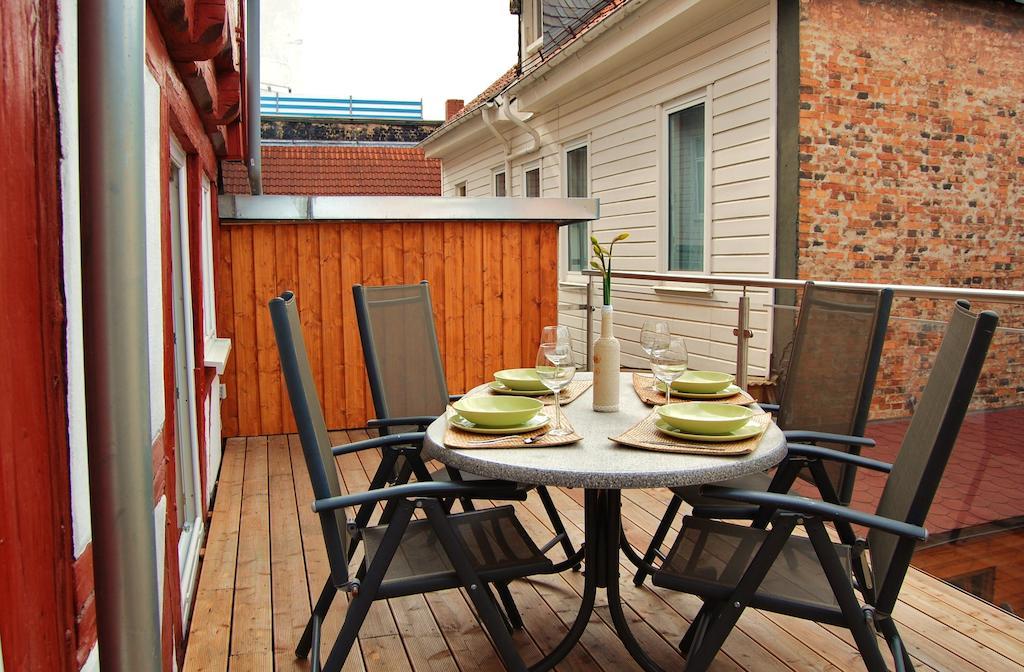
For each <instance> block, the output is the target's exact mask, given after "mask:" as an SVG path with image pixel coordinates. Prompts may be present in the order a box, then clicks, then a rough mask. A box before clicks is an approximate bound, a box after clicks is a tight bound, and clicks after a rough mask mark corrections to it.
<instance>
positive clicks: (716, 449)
mask: <svg viewBox="0 0 1024 672" xmlns="http://www.w3.org/2000/svg"><path fill="white" fill-rule="evenodd" d="M657 419H658V412H657V410H655V411H653V412H652V413H651V414H650V415H648V416H647V417H646V418H644V419H643V420H641V421H640V422H638V423H637V424H635V425H633V426H632V427H630V428H629V429H627V430H626V431H625V432H623V433H622V434H619V435H618V436H610V437H608V438H610V439H611V440H612V441H615V442H616V443H621V444H624V445H627V446H632V447H633V448H643V449H644V450H656V451H658V452H661V453H687V454H690V455H722V456H730V455H746V454H747V453H749V452H751V451H753V450H754V448H757V442H758V441H760V440H761V435H762V434H764V431H765V430H766V429H768V425H769V424H770V423H771V421H772V416H771V415H770V414H768V413H761V414H759V415H755V416H754V418H753V420H754V421H756V422H757V423H758V424H759V425H760V426H761V433H760V434H758V435H757V436H754V437H751V438H749V439H744V440H742V441H730V442H729V443H707V442H703V441H690V440H685V439H677V438H675V437H674V436H669V435H668V434H665V433H663V432H661V431H659V430H658V428H657V427H655V425H654V423H655V421H656V420H657Z"/></svg>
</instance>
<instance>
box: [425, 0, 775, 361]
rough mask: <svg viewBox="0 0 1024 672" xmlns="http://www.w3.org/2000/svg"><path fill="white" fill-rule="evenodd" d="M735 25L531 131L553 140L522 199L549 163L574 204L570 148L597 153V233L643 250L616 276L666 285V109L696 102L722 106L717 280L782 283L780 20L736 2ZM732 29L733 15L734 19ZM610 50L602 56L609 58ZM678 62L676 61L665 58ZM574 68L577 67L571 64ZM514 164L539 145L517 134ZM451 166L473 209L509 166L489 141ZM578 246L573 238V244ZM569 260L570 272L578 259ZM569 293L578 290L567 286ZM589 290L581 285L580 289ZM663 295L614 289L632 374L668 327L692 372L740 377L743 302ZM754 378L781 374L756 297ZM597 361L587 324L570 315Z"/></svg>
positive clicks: (716, 156)
mask: <svg viewBox="0 0 1024 672" xmlns="http://www.w3.org/2000/svg"><path fill="white" fill-rule="evenodd" d="M722 5H723V7H728V10H727V11H729V13H730V17H732V18H731V20H728V21H725V20H724V19H723V20H722V21H721V22H720V23H721V25H718V26H717V27H715V28H713V29H712V28H711V27H710V26H708V25H705V26H702V27H697V28H694V29H693V34H691V35H681V36H680V44H679V46H678V47H677V48H675V49H673V50H671V51H668V52H667V53H663V55H660V56H658V57H657V58H652V59H649V60H648V61H647V62H644V61H642V60H636V59H634V61H633V62H632V63H631V64H630V65H629V67H628V69H626V70H624V71H623V72H622V73H621V75H620V76H609V77H603V78H601V82H603V83H600V84H595V85H592V86H590V87H589V88H587V87H580V88H579V89H578V90H574V91H573V95H572V98H571V99H563V100H562V101H561V102H560V103H559V104H558V105H556V106H553V107H551V108H550V109H545V110H536V109H535V110H531V112H533V113H534V115H533V117H532V118H531V120H530V122H529V123H530V126H531V127H532V128H533V129H535V130H536V131H537V132H538V133H539V134H540V137H541V147H540V149H539V151H537V152H535V153H534V154H530V155H527V156H526V157H525V158H524V159H519V160H517V161H516V162H515V165H513V167H512V173H511V180H510V183H511V186H510V194H511V195H512V196H513V197H520V196H522V194H523V189H522V168H523V165H524V163H533V162H535V161H538V160H539V161H540V163H541V167H542V175H541V191H542V195H543V196H563V195H564V193H563V186H562V174H561V171H562V160H563V155H562V152H563V147H564V145H565V143H568V142H574V141H577V140H579V139H585V140H586V141H587V142H588V143H589V155H590V176H589V177H590V189H591V195H592V196H593V197H595V198H598V199H599V200H600V202H601V219H600V220H598V221H596V222H593V223H592V224H591V228H592V231H593V232H594V233H595V234H596V235H598V236H599V237H600V238H602V239H603V240H605V239H608V238H610V237H611V235H612V233H613V232H614V233H617V232H619V231H629V232H630V234H631V238H630V240H629V241H627V242H626V243H623V244H620V245H618V246H617V247H616V256H617V261H616V268H617V269H619V270H633V271H651V272H654V271H658V270H662V269H661V267H660V266H659V264H660V263H662V262H659V256H660V255H659V248H660V247H661V246H664V245H665V240H664V235H663V231H662V226H663V224H662V219H661V214H660V211H661V209H662V208H663V207H664V206H663V205H662V199H663V198H664V193H663V192H662V190H661V188H660V184H659V183H660V181H661V179H662V174H663V169H662V167H661V166H660V165H659V161H660V160H663V159H662V158H661V156H662V153H663V151H664V148H663V147H662V146H661V145H662V144H663V143H664V138H663V137H662V135H663V133H662V132H661V130H660V128H661V126H662V125H663V124H664V109H665V107H667V106H670V105H672V104H673V103H674V101H676V100H678V99H680V97H682V96H687V95H691V94H693V93H694V92H703V91H708V92H709V100H707V101H706V103H707V104H708V106H709V108H710V113H711V123H710V128H709V129H708V132H709V133H710V145H711V148H712V154H711V156H710V160H709V162H708V171H709V172H708V178H709V180H710V184H709V191H710V197H711V201H710V203H709V204H708V206H707V207H708V208H709V211H710V219H711V223H710V246H709V250H708V259H707V264H708V266H707V267H706V269H705V270H706V271H707V272H709V273H711V274H716V273H717V274H750V275H761V276H768V275H771V274H772V270H773V251H772V245H773V242H772V241H773V235H774V232H773V224H772V220H771V217H772V214H773V203H772V198H773V189H774V187H773V184H774V140H773V138H772V128H773V125H772V115H773V109H774V97H773V89H772V87H773V77H772V73H773V68H774V61H773V44H772V39H771V25H772V24H771V12H772V11H773V8H772V6H771V5H770V4H769V3H768V2H767V1H765V0H749V1H746V2H734V3H730V4H728V5H727V3H722ZM723 16H724V15H723ZM600 44H601V41H600V40H598V41H596V42H595V43H594V46H595V47H599V45H600ZM663 51H664V50H663ZM561 67H572V66H571V65H569V64H564V65H563V66H561ZM504 130H505V131H506V132H508V133H510V136H509V138H510V140H511V144H512V149H513V151H517V150H519V149H522V148H525V147H526V146H527V143H528V142H529V141H530V139H529V137H528V136H527V135H526V134H523V133H519V134H514V135H512V134H511V130H510V129H504ZM474 137H475V139H474V140H469V141H466V142H465V143H463V144H462V145H459V146H458V147H456V148H455V149H449V150H447V153H446V154H443V155H441V157H440V158H441V159H442V162H443V165H444V185H443V190H444V193H445V194H450V193H453V191H454V185H455V184H457V183H459V182H462V181H466V182H467V185H468V188H469V193H470V194H471V195H490V194H491V176H492V172H491V171H492V169H493V168H494V166H496V165H499V164H501V163H502V162H503V151H502V147H501V146H500V144H499V143H498V142H497V140H496V139H494V138H493V137H492V136H490V135H489V134H487V135H482V134H477V135H476V136H474ZM563 240H564V237H563ZM564 254H565V253H564V250H563V251H562V252H560V258H561V257H562V256H564ZM563 279H565V280H567V281H570V282H571V281H573V278H572V277H568V276H566V275H565V273H564V272H563ZM579 280H580V278H579V276H576V280H575V281H576V282H578V281H579ZM653 284H654V283H651V282H645V281H631V282H630V281H623V282H617V283H616V285H615V288H614V296H615V299H614V303H615V306H616V335H617V336H618V337H619V338H620V339H621V340H622V342H623V346H622V347H623V364H624V365H626V366H641V365H646V364H645V362H644V360H642V358H641V353H640V350H639V346H638V344H637V338H638V335H639V329H640V327H641V326H642V324H643V320H644V319H645V318H646V317H648V316H652V315H654V316H660V317H664V318H665V319H668V320H670V322H671V323H672V325H673V330H674V331H675V332H677V333H680V334H683V335H685V336H686V337H687V344H688V346H689V348H690V351H691V360H692V362H691V364H692V365H693V366H698V367H709V368H716V369H721V370H731V367H734V360H735V337H734V336H733V335H732V329H733V327H734V326H735V322H736V310H735V305H736V300H737V297H738V296H739V293H738V292H736V291H734V290H731V289H729V288H724V287H716V288H714V291H713V292H712V293H711V294H710V295H706V294H699V293H693V292H687V293H683V292H668V291H659V290H655V289H654V288H653ZM751 296H752V297H753V298H752V302H753V305H754V308H753V314H752V316H751V320H752V323H753V330H754V333H755V335H754V338H753V341H752V346H751V364H752V368H751V373H754V374H763V373H765V372H766V371H767V366H768V356H769V352H768V342H769V338H768V336H769V334H770V330H771V320H770V314H769V311H768V310H767V309H766V308H765V306H766V305H767V304H769V303H770V299H771V295H770V293H768V292H753V293H752V294H751ZM583 299H584V292H583V291H582V290H581V289H578V288H575V287H572V286H569V285H565V286H563V288H562V289H561V290H560V292H559V301H560V302H561V303H563V304H577V303H582V301H583ZM560 320H561V322H562V323H564V324H566V325H568V326H569V327H570V329H571V331H572V332H573V334H574V335H575V337H576V338H577V339H578V341H579V346H580V351H581V352H582V350H583V341H584V334H585V321H584V317H583V312H582V311H578V310H575V311H573V310H562V311H561V313H560Z"/></svg>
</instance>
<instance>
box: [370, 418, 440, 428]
mask: <svg viewBox="0 0 1024 672" xmlns="http://www.w3.org/2000/svg"><path fill="white" fill-rule="evenodd" d="M437 418H438V416H436V415H411V416H408V417H404V418H370V419H369V420H367V421H366V426H367V427H369V428H370V429H376V428H378V427H398V426H402V425H416V426H417V427H422V428H424V429H426V427H427V425H429V424H430V423H432V422H433V421H434V420H437Z"/></svg>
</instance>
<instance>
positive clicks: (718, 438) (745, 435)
mask: <svg viewBox="0 0 1024 672" xmlns="http://www.w3.org/2000/svg"><path fill="white" fill-rule="evenodd" d="M654 426H655V427H657V428H658V431H659V432H662V433H663V434H668V435H669V436H672V437H675V438H677V439H686V440H687V441H700V442H701V443H728V442H730V441H742V440H744V439H750V438H753V437H755V436H757V435H758V434H760V433H761V432H763V431H764V427H762V426H761V425H759V424H758V423H757V419H756V418H751V419H750V422H748V423H747V424H745V425H743V426H742V427H740V428H739V429H734V430H733V431H731V432H729V433H728V434H688V433H686V432H681V431H679V430H678V429H675V428H674V427H672V425H670V424H668V423H667V422H665V421H664V420H661V419H658V420H655V421H654Z"/></svg>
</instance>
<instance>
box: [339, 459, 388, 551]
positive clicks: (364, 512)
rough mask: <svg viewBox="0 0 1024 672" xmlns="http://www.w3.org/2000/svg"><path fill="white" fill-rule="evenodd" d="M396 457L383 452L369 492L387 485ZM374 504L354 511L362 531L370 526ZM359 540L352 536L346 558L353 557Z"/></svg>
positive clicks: (357, 525) (355, 520)
mask: <svg viewBox="0 0 1024 672" xmlns="http://www.w3.org/2000/svg"><path fill="white" fill-rule="evenodd" d="M397 459H398V456H397V455H396V454H395V451H393V450H384V454H383V455H382V456H381V460H380V464H379V465H377V471H375V472H374V474H373V478H371V479H370V487H369V488H368V489H369V490H379V489H380V488H383V487H384V486H385V485H387V483H388V479H390V478H391V475H392V474H393V473H394V469H395V462H396V460H397ZM376 506H377V505H376V503H368V504H363V505H362V506H360V507H359V510H358V511H356V517H355V519H354V521H353V522H354V523H355V526H356V527H357V528H359V529H362V528H364V527H366V526H367V525H369V524H370V518H371V517H373V510H374V508H375V507H376ZM359 541H360V538H359V537H358V536H353V537H352V539H351V541H349V544H348V557H350V558H351V557H352V556H353V555H355V552H356V548H357V547H358V546H359Z"/></svg>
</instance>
